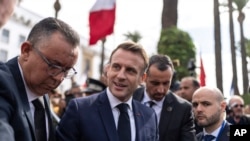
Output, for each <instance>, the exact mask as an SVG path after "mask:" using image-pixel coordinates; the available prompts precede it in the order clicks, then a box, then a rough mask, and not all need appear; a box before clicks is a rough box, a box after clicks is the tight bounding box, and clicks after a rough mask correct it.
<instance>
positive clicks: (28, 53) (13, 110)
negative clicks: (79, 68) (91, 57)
mask: <svg viewBox="0 0 250 141" xmlns="http://www.w3.org/2000/svg"><path fill="white" fill-rule="evenodd" d="M79 42H80V40H79V36H78V34H77V33H76V32H75V31H73V30H72V28H71V27H70V26H69V25H67V24H66V23H64V22H63V21H61V20H57V19H55V18H45V19H43V20H41V21H40V22H38V23H37V24H36V25H35V26H34V27H33V28H32V30H31V32H30V34H29V36H28V38H27V41H25V42H23V43H22V44H21V47H20V48H21V54H20V56H18V57H15V58H13V59H11V60H9V61H8V62H6V63H0V140H1V141H40V140H41V139H42V138H44V139H42V141H54V140H55V133H54V132H55V130H54V127H53V124H52V120H51V112H50V109H49V100H48V95H47V93H48V92H49V91H51V90H53V89H55V88H56V87H57V86H58V85H59V84H60V83H61V82H62V81H63V79H64V78H70V77H71V76H73V75H74V74H75V71H74V69H73V68H72V67H73V65H74V64H75V63H76V60H77V56H78V46H79ZM34 101H36V102H34ZM36 104H38V106H37V105H36ZM39 106H40V107H39ZM39 108H40V109H39ZM38 111H41V112H42V113H41V114H37V113H38ZM36 117H42V118H43V121H44V122H43V121H42V120H38V121H39V122H36V121H37V118H36ZM46 118H47V119H46ZM41 123H44V124H41ZM37 124H40V125H39V126H38V125H37ZM42 126H43V127H44V128H42V129H41V130H43V134H42V136H39V135H40V132H38V131H40V129H39V128H40V127H42ZM40 137H41V138H40Z"/></svg>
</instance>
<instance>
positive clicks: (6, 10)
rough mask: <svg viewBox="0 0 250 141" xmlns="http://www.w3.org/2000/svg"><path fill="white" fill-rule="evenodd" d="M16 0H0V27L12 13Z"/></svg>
mask: <svg viewBox="0 0 250 141" xmlns="http://www.w3.org/2000/svg"><path fill="white" fill-rule="evenodd" d="M16 1H17V0H0V28H1V27H2V26H3V25H4V24H5V23H6V22H7V21H8V19H9V18H10V16H11V15H12V14H13V12H14V9H15V5H16Z"/></svg>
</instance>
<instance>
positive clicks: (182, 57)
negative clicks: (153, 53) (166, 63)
mask: <svg viewBox="0 0 250 141" xmlns="http://www.w3.org/2000/svg"><path fill="white" fill-rule="evenodd" d="M158 53H159V54H166V55H168V56H170V57H171V59H172V60H179V66H175V70H176V72H177V79H178V80H180V79H181V78H182V77H184V76H188V75H190V74H189V70H188V68H187V66H188V62H189V60H190V59H195V54H196V52H195V45H194V43H193V41H192V39H191V37H190V36H189V34H188V33H187V32H184V31H182V30H180V29H178V28H176V27H175V26H173V27H171V28H167V29H163V30H162V32H161V36H160V40H159V42H158Z"/></svg>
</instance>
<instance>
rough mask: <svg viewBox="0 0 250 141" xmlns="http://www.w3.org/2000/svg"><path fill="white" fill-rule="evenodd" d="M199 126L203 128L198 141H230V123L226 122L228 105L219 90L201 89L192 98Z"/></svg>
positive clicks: (198, 135)
mask: <svg viewBox="0 0 250 141" xmlns="http://www.w3.org/2000/svg"><path fill="white" fill-rule="evenodd" d="M192 104H193V111H194V115H195V119H196V121H197V124H198V125H199V126H201V127H203V132H200V133H198V134H197V135H196V136H197V139H198V141H204V140H205V141H206V140H207V139H206V138H208V137H211V139H210V140H209V141H229V135H230V129H229V127H230V123H228V122H227V121H226V120H225V116H226V106H227V103H226V101H225V99H224V96H223V94H222V92H221V91H220V90H219V89H218V88H212V87H200V88H199V89H197V90H196V91H195V92H194V94H193V98H192Z"/></svg>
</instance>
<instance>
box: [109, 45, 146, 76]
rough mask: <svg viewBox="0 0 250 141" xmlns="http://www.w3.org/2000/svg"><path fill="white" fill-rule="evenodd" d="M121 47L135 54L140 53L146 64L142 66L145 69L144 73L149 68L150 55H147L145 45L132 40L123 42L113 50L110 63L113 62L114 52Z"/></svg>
mask: <svg viewBox="0 0 250 141" xmlns="http://www.w3.org/2000/svg"><path fill="white" fill-rule="evenodd" d="M119 49H122V50H126V51H130V52H132V53H134V54H138V55H140V56H141V57H142V58H143V60H144V66H143V68H142V69H143V70H142V73H144V72H145V70H146V69H147V66H148V56H147V53H146V51H145V50H144V49H143V47H142V46H141V45H140V44H137V43H134V42H132V41H126V42H124V43H121V44H120V45H118V46H117V48H116V49H115V50H113V51H112V53H111V56H110V59H109V63H110V62H111V59H112V56H113V54H114V53H115V52H116V51H117V50H119Z"/></svg>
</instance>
